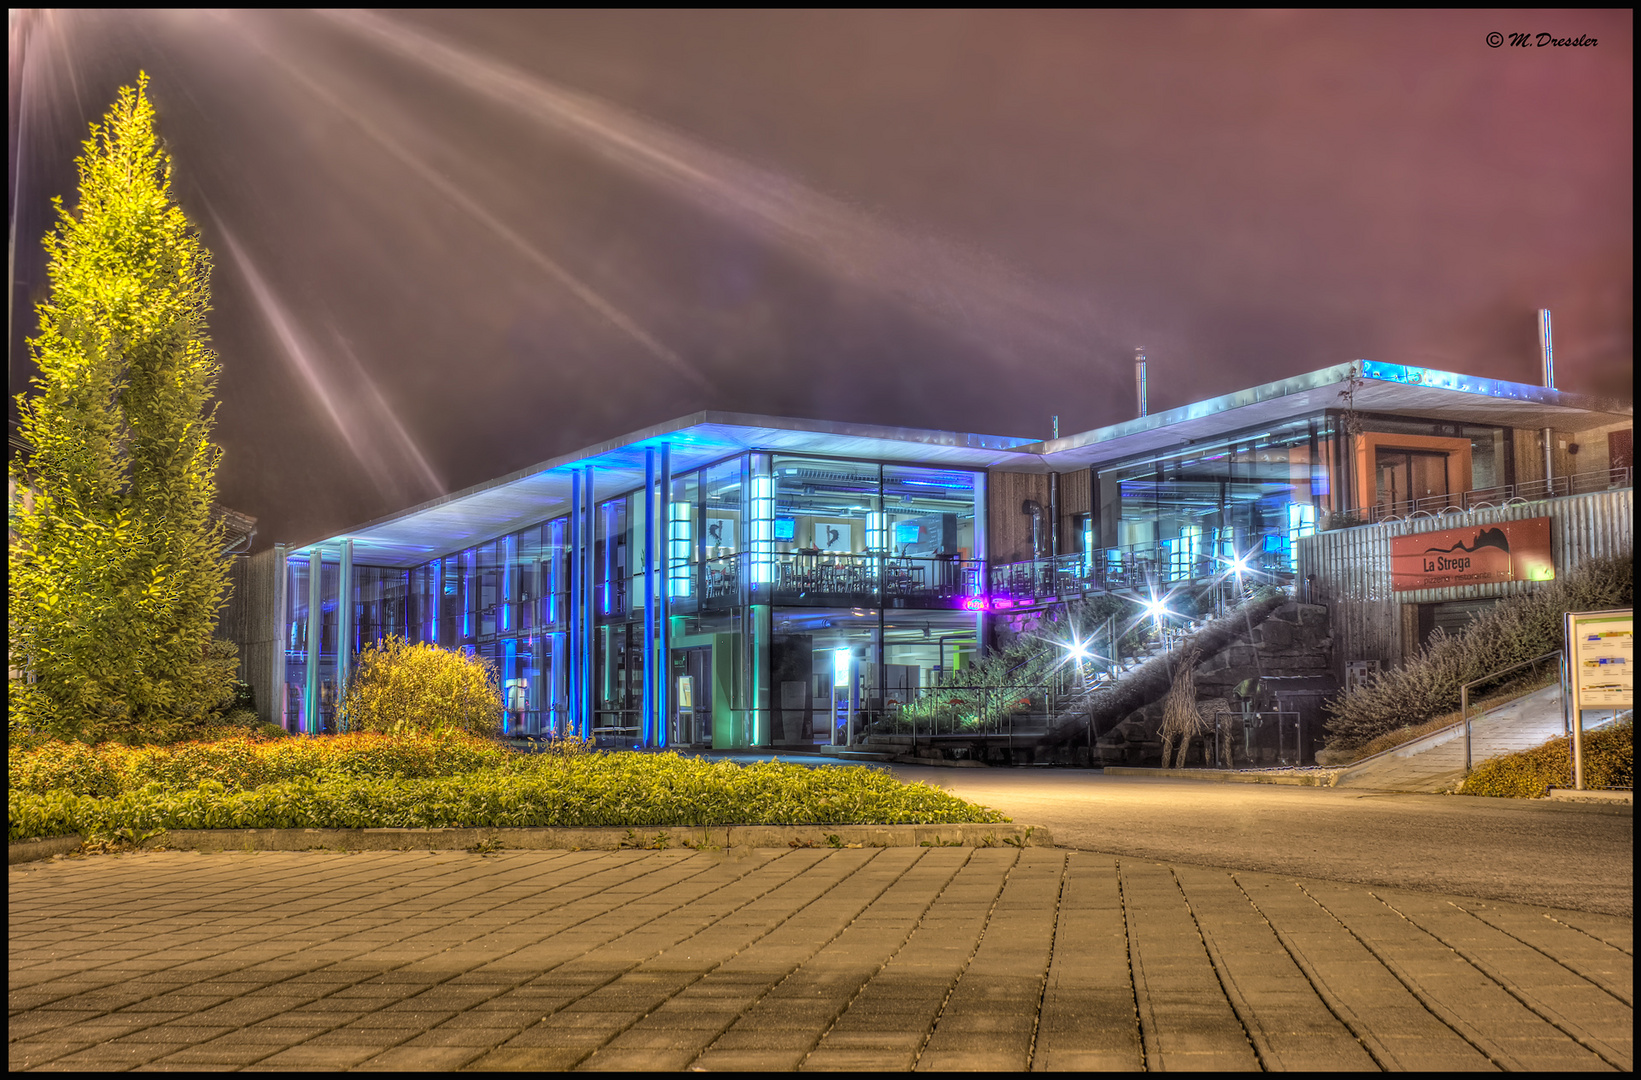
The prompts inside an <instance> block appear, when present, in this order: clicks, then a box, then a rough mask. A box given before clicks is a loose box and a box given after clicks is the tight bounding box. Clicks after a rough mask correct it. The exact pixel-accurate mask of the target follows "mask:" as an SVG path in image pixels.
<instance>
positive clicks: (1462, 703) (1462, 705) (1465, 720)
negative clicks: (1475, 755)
mask: <svg viewBox="0 0 1641 1080" xmlns="http://www.w3.org/2000/svg"><path fill="white" fill-rule="evenodd" d="M1561 654H1562V653H1561V650H1560V649H1556V650H1555V651H1553V652H1547V653H1545V654H1544V655H1543V656H1535V657H1533V658H1532V659H1531V660H1523V661H1522V662H1521V663H1519V664H1511V665H1510V666H1509V667H1507V668H1499V669H1498V670H1497V671H1495V672H1492V673H1491V674H1488V675H1483V676H1482V677H1481V678H1479V679H1471V680H1470V681H1469V682H1467V683H1465V684H1464V685H1462V686H1460V687H1459V716H1460V722H1461V723H1462V724H1464V775H1466V776H1469V775H1470V688H1471V687H1472V686H1480V685H1481V684H1482V683H1484V682H1488V681H1490V680H1492V679H1496V678H1498V677H1499V676H1500V675H1506V674H1509V673H1510V672H1512V671H1515V670H1516V669H1517V668H1524V667H1527V666H1529V665H1532V664H1537V663H1538V662H1539V661H1540V660H1548V659H1549V658H1550V657H1552V656H1560V655H1561ZM1563 697H1565V695H1563ZM1564 711H1565V710H1564ZM1563 719H1564V720H1565V716H1563Z"/></svg>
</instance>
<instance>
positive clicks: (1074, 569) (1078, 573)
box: [990, 529, 1309, 607]
mask: <svg viewBox="0 0 1641 1080" xmlns="http://www.w3.org/2000/svg"><path fill="white" fill-rule="evenodd" d="M1308 533H1309V530H1308V529H1307V530H1306V532H1305V535H1308ZM1269 535H1271V536H1275V537H1278V538H1279V539H1285V540H1287V541H1288V542H1289V543H1291V542H1292V539H1293V538H1292V537H1290V536H1288V534H1286V533H1281V534H1278V533H1272V534H1269ZM1264 547H1265V544H1264V538H1261V542H1260V544H1259V550H1256V551H1253V552H1250V553H1248V554H1247V555H1245V556H1243V558H1242V575H1243V577H1244V579H1245V580H1246V581H1248V582H1265V583H1271V582H1281V581H1286V580H1287V579H1288V578H1290V577H1291V576H1292V575H1293V565H1292V561H1291V560H1292V556H1291V554H1290V553H1289V552H1288V551H1285V550H1276V551H1266V550H1264ZM1214 577H1221V578H1224V579H1226V580H1228V581H1229V580H1232V579H1233V578H1234V577H1235V567H1234V566H1233V565H1232V563H1231V561H1230V560H1229V559H1227V558H1225V557H1223V556H1215V555H1213V554H1211V553H1209V552H1207V551H1204V550H1199V549H1198V548H1196V547H1191V548H1184V547H1183V545H1182V544H1180V543H1178V542H1173V541H1165V542H1164V543H1162V544H1148V545H1143V546H1136V547H1127V548H1114V549H1101V550H1096V551H1091V552H1073V553H1072V554H1069V555H1059V556H1056V557H1055V558H1052V559H1031V560H1028V561H1026V562H1017V563H1005V564H1004V565H1002V566H994V567H992V568H991V575H990V578H991V589H990V603H991V606H993V607H997V606H999V604H998V601H999V600H1001V601H1002V605H1001V606H1009V605H1011V604H1033V603H1039V602H1043V601H1049V600H1076V599H1079V598H1082V597H1085V596H1092V595H1094V594H1096V593H1102V592H1123V593H1139V594H1142V595H1143V594H1145V593H1147V592H1150V591H1151V590H1156V591H1158V592H1161V591H1163V590H1166V589H1169V588H1173V587H1174V586H1177V585H1180V584H1184V583H1187V582H1193V581H1207V580H1209V579H1211V578H1214Z"/></svg>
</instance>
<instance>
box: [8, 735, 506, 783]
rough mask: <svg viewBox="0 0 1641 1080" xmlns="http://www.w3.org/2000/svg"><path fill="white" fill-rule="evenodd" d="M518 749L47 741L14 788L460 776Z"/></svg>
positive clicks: (12, 767)
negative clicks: (90, 743)
mask: <svg viewBox="0 0 1641 1080" xmlns="http://www.w3.org/2000/svg"><path fill="white" fill-rule="evenodd" d="M510 758H511V755H510V754H509V752H508V751H507V750H506V748H504V747H502V746H500V745H498V744H497V743H494V742H491V741H490V740H487V739H480V738H476V737H474V736H471V735H465V734H463V733H461V732H459V731H436V732H429V733H425V734H416V735H397V736H388V735H378V734H358V735H330V736H323V737H320V738H313V739H276V740H265V739H259V738H256V737H255V736H252V735H246V734H241V735H235V736H230V737H228V738H224V739H216V740H213V741H210V742H189V743H180V744H176V745H172V746H140V747H132V746H122V745H119V744H117V743H103V744H101V745H99V746H87V745H85V744H84V743H75V742H67V743H65V742H48V743H46V744H44V745H42V746H39V747H37V748H35V749H18V748H15V747H14V748H12V749H10V750H9V751H8V753H7V781H8V783H7V786H8V787H9V788H11V789H12V790H13V791H28V792H34V793H36V794H44V793H46V792H49V791H68V792H71V793H73V794H76V795H97V796H104V797H107V796H113V795H118V794H121V793H122V792H127V791H136V790H138V789H140V788H143V787H145V786H147V785H149V784H159V785H161V786H162V787H165V788H167V789H185V788H192V787H197V786H199V785H200V784H202V783H206V782H208V781H209V782H214V783H216V784H220V785H221V786H222V788H223V789H224V790H227V791H247V790H250V789H252V788H257V787H261V786H262V785H264V784H273V783H278V782H280V781H284V780H295V779H298V778H300V777H318V776H321V775H331V776H335V777H350V776H351V777H359V778H366V777H382V778H392V777H404V778H407V779H427V778H431V777H438V776H454V775H456V774H458V773H465V772H472V771H474V770H475V769H483V768H497V767H501V766H503V765H505V764H506V763H507V762H508V761H509V759H510Z"/></svg>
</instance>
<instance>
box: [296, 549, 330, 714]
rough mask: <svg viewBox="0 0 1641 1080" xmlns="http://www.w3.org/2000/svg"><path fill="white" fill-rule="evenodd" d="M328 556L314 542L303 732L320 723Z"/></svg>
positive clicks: (310, 581)
mask: <svg viewBox="0 0 1641 1080" xmlns="http://www.w3.org/2000/svg"><path fill="white" fill-rule="evenodd" d="M324 570H325V558H324V554H323V553H322V552H321V551H320V550H319V546H318V545H317V544H315V545H314V546H313V548H312V549H311V550H310V551H309V554H308V669H307V680H306V683H307V685H306V686H304V687H303V691H304V692H303V694H302V725H301V726H302V734H304V735H313V734H315V733H316V731H317V728H318V724H319V658H320V656H321V655H322V653H323V645H324V637H325V623H324V617H323V605H324V602H325V599H324V593H323V592H322V591H321V589H320V582H321V579H322V578H323V577H324V576H325V573H324Z"/></svg>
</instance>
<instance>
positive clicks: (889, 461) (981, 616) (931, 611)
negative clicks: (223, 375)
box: [259, 365, 1630, 749]
mask: <svg viewBox="0 0 1641 1080" xmlns="http://www.w3.org/2000/svg"><path fill="white" fill-rule="evenodd" d="M1370 369H1371V370H1370ZM1351 394H1354V395H1356V398H1355V400H1354V401H1349V400H1345V399H1347V398H1348V397H1349V396H1350V395H1351ZM1571 401H1573V399H1572V398H1571V396H1570V395H1560V394H1558V392H1556V391H1553V390H1546V389H1543V388H1535V387H1522V386H1515V385H1513V384H1502V383H1496V382H1489V381H1487V380H1473V379H1469V378H1468V377H1463V376H1454V375H1447V374H1444V373H1440V372H1424V371H1420V370H1419V369H1412V368H1400V367H1396V366H1395V365H1367V366H1366V367H1362V368H1358V367H1356V366H1354V365H1340V366H1339V367H1336V368H1329V369H1324V370H1323V371H1319V372H1312V373H1310V374H1308V375H1305V376H1297V377H1295V378H1293V379H1290V380H1284V381H1282V382H1279V383H1271V384H1267V385H1265V386H1262V387H1256V388H1253V389H1250V390H1248V391H1243V392H1239V393H1237V394H1232V395H1227V396H1226V397H1224V398H1219V399H1214V401H1211V402H1203V403H1197V404H1194V405H1191V406H1186V407H1182V408H1180V409H1178V410H1174V411H1172V412H1169V413H1163V414H1156V415H1152V416H1149V417H1143V418H1139V419H1136V420H1133V421H1127V422H1124V423H1122V424H1117V425H1113V426H1112V427H1110V428H1103V429H1100V430H1098V431H1095V432H1088V433H1085V434H1084V435H1081V436H1074V437H1071V438H1069V439H1066V440H1059V441H1057V442H1055V443H1050V444H1044V443H1033V442H1031V441H1030V440H1026V439H1007V438H1001V437H991V436H976V435H960V434H956V433H949V432H929V431H914V430H908V429H896V428H866V427H848V426H846V425H825V424H814V425H811V424H809V423H808V422H804V421H791V420H781V419H779V418H768V417H746V416H739V415H729V414H697V416H696V417H692V418H685V419H683V420H679V421H675V422H672V423H671V424H668V425H661V426H660V428H658V429H652V430H651V431H650V432H648V433H645V434H642V435H635V436H632V437H630V438H629V439H627V440H617V441H614V442H612V443H610V444H606V445H605V446H604V447H602V448H600V449H598V450H596V451H589V452H587V453H586V454H584V455H582V456H579V457H572V458H567V459H563V460H560V461H558V462H557V463H554V464H551V465H548V466H542V467H541V468H539V469H538V470H535V471H527V472H524V473H520V474H516V475H515V476H512V477H508V478H503V479H502V480H498V481H495V482H493V483H491V484H488V485H481V486H480V487H479V488H475V489H473V490H472V491H469V492H465V493H461V494H459V495H456V496H453V497H451V498H450V499H447V500H440V501H439V502H437V503H433V504H429V505H428V506H426V507H421V508H417V509H415V510H410V511H406V512H404V513H403V514H400V515H396V516H395V517H393V518H390V519H385V521H383V522H378V523H376V524H375V525H373V526H367V527H362V528H361V529H360V530H357V531H355V532H352V533H349V534H346V535H343V536H339V537H335V538H332V539H329V540H325V541H321V542H319V543H316V544H310V545H307V546H306V547H304V548H301V549H286V548H283V547H281V548H279V549H277V550H276V551H275V552H270V553H267V554H268V555H269V556H271V557H275V558H276V559H277V563H276V565H277V570H276V571H275V573H274V574H273V578H274V580H275V581H276V583H277V584H276V587H275V589H274V594H275V601H274V606H275V609H276V610H277V612H278V614H277V615H276V616H274V617H273V619H272V620H271V621H270V622H269V623H268V624H266V625H269V626H277V627H278V634H277V636H278V639H279V643H280V647H279V648H278V649H276V650H275V652H276V656H275V658H274V661H273V663H272V664H271V665H269V666H270V667H271V668H272V670H271V671H269V672H268V675H269V676H271V677H272V679H273V682H274V685H273V686H272V687H271V688H269V689H270V690H271V692H270V693H268V694H267V700H269V701H271V702H272V703H273V706H272V711H273V712H274V717H273V718H274V719H276V720H277V721H279V722H282V723H283V724H284V725H285V726H286V727H287V728H289V729H291V730H296V731H302V732H307V733H322V732H327V731H333V730H335V729H336V725H337V721H338V718H337V710H338V706H339V704H340V700H341V696H342V691H343V688H344V687H345V686H346V683H347V679H348V677H349V673H350V670H351V667H352V664H353V660H354V657H355V656H356V654H357V652H358V651H359V650H360V649H361V648H363V647H365V646H367V645H369V644H371V643H373V642H376V641H380V640H382V639H383V638H384V637H386V636H387V635H390V634H392V635H399V636H402V637H404V638H405V639H407V640H408V641H410V642H413V643H418V642H427V643H432V644H436V645H438V646H441V647H444V648H450V649H462V650H466V651H467V652H469V653H471V654H475V655H478V656H482V657H484V658H485V659H486V660H487V661H489V662H490V664H491V665H492V666H493V668H494V670H495V672H496V677H497V680H498V682H499V685H500V688H501V692H502V697H503V701H504V705H505V711H506V718H505V728H506V732H507V734H509V735H517V736H527V737H548V738H551V737H555V736H562V735H567V734H576V735H579V736H583V737H591V738H595V739H597V740H599V741H600V742H603V743H605V744H608V745H626V746H652V747H661V746H708V745H710V746H713V747H716V748H720V749H723V748H732V747H743V746H783V745H784V746H801V745H805V744H809V745H813V744H816V743H829V742H837V743H842V742H846V741H852V733H854V732H858V731H859V730H861V726H860V723H859V721H860V719H861V718H862V717H863V716H864V717H870V716H874V715H876V716H882V715H883V714H884V713H885V712H888V711H892V709H893V707H894V703H895V702H897V701H899V702H904V701H908V700H910V699H911V698H912V697H913V696H915V695H916V694H917V693H918V692H919V691H922V690H926V689H928V688H929V687H931V686H933V685H935V683H936V680H938V679H939V678H940V677H941V676H942V675H943V674H948V673H950V672H952V671H954V670H956V669H958V668H960V667H961V666H963V665H965V664H966V663H968V661H969V660H970V659H971V658H972V657H973V656H975V655H976V653H977V652H978V651H980V650H982V649H984V648H985V647H986V645H987V633H988V630H987V626H988V619H991V618H993V617H994V616H993V614H992V613H994V612H997V611H1000V610H1018V609H1019V608H1020V607H1040V606H1043V605H1046V604H1050V603H1054V602H1058V601H1059V600H1062V599H1065V598H1068V597H1070V596H1074V595H1084V596H1086V595H1088V594H1090V593H1091V592H1097V591H1102V590H1103V591H1121V592H1128V593H1132V594H1142V595H1143V594H1144V593H1146V592H1148V591H1151V590H1156V589H1159V588H1161V589H1167V588H1172V587H1175V586H1176V585H1178V584H1180V583H1183V582H1192V581H1201V580H1202V579H1205V578H1210V577H1212V576H1214V575H1215V574H1221V573H1223V571H1224V570H1225V568H1226V567H1228V566H1232V565H1236V564H1240V565H1241V566H1243V567H1245V568H1246V569H1248V570H1252V571H1254V572H1256V573H1257V574H1259V575H1260V577H1261V579H1262V580H1270V581H1275V582H1278V583H1284V582H1288V581H1290V580H1291V579H1292V576H1293V574H1294V573H1295V569H1296V565H1297V560H1296V547H1297V544H1298V541H1299V540H1300V539H1301V538H1302V537H1304V536H1306V535H1308V534H1310V533H1312V532H1315V531H1318V530H1321V529H1327V528H1339V527H1348V526H1350V525H1352V524H1356V523H1360V522H1363V521H1369V520H1379V519H1383V518H1385V517H1388V516H1404V517H1405V516H1409V515H1414V514H1419V513H1444V512H1449V511H1450V510H1452V509H1453V508H1455V507H1456V508H1458V509H1460V510H1463V509H1464V508H1467V507H1470V506H1475V505H1500V504H1502V503H1504V502H1507V501H1510V500H1517V501H1519V500H1521V499H1523V498H1532V497H1545V496H1546V495H1553V494H1555V493H1557V492H1560V491H1563V490H1564V489H1565V490H1575V489H1576V488H1570V487H1568V486H1567V484H1566V483H1564V482H1563V481H1562V480H1560V479H1557V480H1556V481H1555V482H1554V483H1551V482H1550V481H1548V480H1546V479H1545V469H1546V468H1547V467H1548V464H1549V456H1548V453H1547V452H1546V451H1545V446H1544V443H1543V441H1542V440H1540V438H1539V431H1540V430H1541V428H1542V425H1543V424H1544V423H1545V420H1544V417H1545V416H1547V415H1550V414H1548V413H1546V411H1545V410H1547V409H1559V410H1561V412H1560V413H1559V414H1555V415H1559V416H1561V417H1563V418H1566V417H1574V416H1575V414H1578V413H1579V409H1580V408H1581V407H1580V406H1577V405H1576V403H1574V404H1569V402H1571ZM1341 406H1349V408H1348V409H1347V408H1345V407H1341ZM1404 406H1405V407H1406V408H1405V411H1401V412H1399V411H1397V410H1398V409H1400V408H1403V407H1404ZM1619 408H1620V409H1623V408H1627V406H1620V407H1619ZM1444 409H1447V410H1450V411H1451V414H1452V415H1450V416H1444V415H1443V410H1444ZM1415 413H1416V414H1418V415H1414V414H1415ZM1583 415H1585V416H1586V417H1588V416H1591V415H1596V416H1598V418H1597V419H1594V420H1590V421H1588V422H1585V421H1577V422H1580V423H1584V424H1585V427H1586V428H1596V427H1598V426H1599V430H1600V434H1601V436H1602V438H1603V439H1606V440H1607V441H1611V442H1613V445H1619V444H1620V442H1621V443H1622V445H1624V446H1628V445H1629V444H1628V442H1627V441H1623V440H1616V441H1614V440H1615V439H1616V435H1623V436H1624V437H1625V439H1627V438H1628V430H1627V426H1626V421H1625V420H1624V414H1622V413H1613V414H1611V415H1606V414H1592V413H1591V411H1590V410H1588V409H1585V411H1584V413H1583ZM1513 418H1515V419H1513ZM1484 421H1486V422H1484ZM1615 421H1616V422H1615ZM1602 425H1604V426H1602ZM1609 428H1611V429H1612V431H1613V433H1614V438H1613V439H1608V429H1609ZM1571 442H1576V440H1569V443H1571ZM1556 453H1558V454H1561V455H1562V456H1561V457H1560V458H1557V459H1556V460H1557V461H1560V462H1564V463H1570V462H1572V456H1571V455H1572V454H1576V453H1577V447H1576V446H1573V447H1572V449H1570V450H1568V449H1560V450H1557V451H1556ZM1626 454H1627V451H1626ZM1614 460H1615V461H1616V460H1617V459H1616V458H1614ZM1539 462H1543V463H1544V464H1542V465H1539V466H1538V468H1539V471H1538V472H1536V473H1534V472H1533V471H1532V470H1533V468H1534V466H1535V464H1536V463H1539ZM1562 468H1569V471H1571V468H1570V466H1569V465H1567V464H1558V465H1557V466H1556V469H1557V474H1556V475H1557V476H1558V477H1559V475H1560V472H1559V470H1560V469H1562ZM1629 468H1630V466H1629V459H1628V457H1627V456H1626V457H1625V458H1624V461H1623V463H1622V464H1621V465H1613V466H1612V468H1611V469H1609V470H1606V471H1604V472H1602V473H1601V474H1600V476H1597V477H1595V480H1592V481H1590V482H1597V481H1598V482H1599V484H1598V486H1603V487H1611V486H1613V485H1614V484H1617V485H1621V486H1627V485H1628V484H1629ZM1592 475H1593V474H1592ZM1569 479H1576V478H1569ZM1535 484H1536V485H1538V487H1537V489H1534V488H1533V485H1535ZM1557 485H1560V486H1559V487H1558V486H1557ZM988 492H991V493H992V495H993V497H994V499H995V505H992V504H991V503H990V502H989V501H988ZM1535 492H1536V493H1535ZM487 523H489V524H487ZM498 533H499V534H500V535H497V534H498ZM993 553H1002V557H999V558H993V557H992V555H993ZM270 633H271V631H270ZM261 696H262V693H261V689H260V688H259V698H261Z"/></svg>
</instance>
